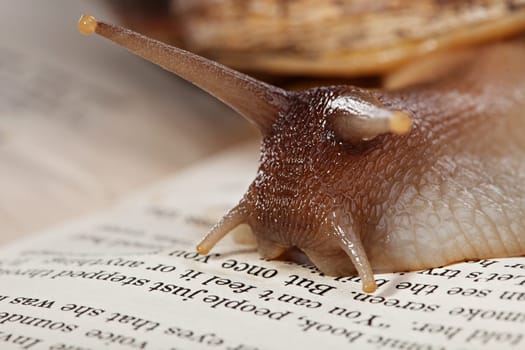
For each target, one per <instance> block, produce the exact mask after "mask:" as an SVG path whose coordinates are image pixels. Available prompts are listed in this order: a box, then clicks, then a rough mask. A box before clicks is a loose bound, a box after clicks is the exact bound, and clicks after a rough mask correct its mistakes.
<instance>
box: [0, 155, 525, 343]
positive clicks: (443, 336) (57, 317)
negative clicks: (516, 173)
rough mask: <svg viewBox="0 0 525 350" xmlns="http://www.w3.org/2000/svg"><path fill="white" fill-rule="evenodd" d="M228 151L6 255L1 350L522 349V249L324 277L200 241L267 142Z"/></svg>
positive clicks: (244, 249) (0, 279)
mask: <svg viewBox="0 0 525 350" xmlns="http://www.w3.org/2000/svg"><path fill="white" fill-rule="evenodd" d="M243 149H244V150H238V151H233V152H230V153H225V154H223V155H222V156H220V157H217V158H215V159H214V160H210V161H207V162H203V163H201V164H199V165H198V166H196V167H194V168H192V169H189V170H187V171H186V172H183V173H180V174H179V175H177V176H175V177H173V178H172V179H169V180H167V181H164V182H162V183H160V184H158V185H157V186H154V187H153V188H152V189H149V190H147V191H144V192H141V193H138V194H136V195H134V196H131V197H129V198H128V199H127V200H125V201H123V202H122V203H120V204H119V205H117V206H115V207H114V208H113V209H111V210H107V211H104V212H102V213H99V214H97V215H94V216H92V217H89V218H87V219H85V220H81V221H74V222H72V223H69V224H66V225H64V226H61V227H58V228H54V229H51V230H48V231H46V232H44V233H40V234H38V235H35V236H34V237H30V238H27V239H25V240H23V241H20V242H17V243H14V244H12V245H10V246H7V247H4V248H3V249H2V250H1V251H0V257H1V258H0V310H1V311H0V348H2V349H100V348H104V347H107V348H110V349H212V348H215V349H239V350H240V349H286V348H302V349H319V348H329V349H348V348H355V349H523V348H524V346H525V339H524V338H525V331H524V329H525V328H524V325H525V310H524V307H523V305H524V302H525V259H523V258H514V259H500V260H490V261H487V260H484V261H477V262H469V263H462V264H456V265H451V266H446V267H442V268H435V269H430V270H426V271H420V272H413V273H398V274H383V275H376V280H377V283H378V286H379V288H378V290H377V292H375V293H374V294H366V293H363V292H362V291H361V284H360V281H359V279H358V278H357V277H355V276H348V277H337V278H335V277H327V276H323V275H322V274H320V273H319V271H318V270H317V269H316V268H314V267H313V266H308V265H305V266H300V265H297V264H294V263H289V262H282V261H264V260H261V259H259V258H258V255H257V252H256V250H255V249H254V247H251V246H243V245H240V244H238V243H235V242H233V241H232V240H231V238H229V237H231V235H230V236H228V238H225V239H224V240H223V241H221V243H220V244H219V245H218V246H217V247H216V249H215V250H214V251H213V252H212V253H211V254H209V255H205V256H199V255H198V254H197V253H196V252H195V249H194V246H195V244H196V242H198V241H199V239H200V238H201V237H202V235H203V234H204V233H205V232H206V230H207V229H209V227H210V226H211V225H212V224H213V222H214V221H215V220H217V219H218V218H219V217H220V215H221V213H222V212H224V211H226V210H227V208H229V207H231V206H233V205H234V204H235V203H236V201H237V200H238V198H240V196H241V195H242V193H243V192H244V191H245V189H246V187H247V186H248V184H249V182H250V180H251V178H252V177H253V173H254V172H255V169H256V162H255V160H256V150H255V149H254V148H253V147H244V148H243Z"/></svg>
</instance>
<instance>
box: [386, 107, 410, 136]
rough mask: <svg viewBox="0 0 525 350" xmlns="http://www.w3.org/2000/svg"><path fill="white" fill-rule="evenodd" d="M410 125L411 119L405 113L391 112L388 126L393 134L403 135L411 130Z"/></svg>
mask: <svg viewBox="0 0 525 350" xmlns="http://www.w3.org/2000/svg"><path fill="white" fill-rule="evenodd" d="M412 123H413V121H412V117H411V116H410V115H409V114H407V113H406V112H402V111H393V112H392V114H391V115H390V119H389V121H388V126H389V128H390V132H392V133H393V134H396V135H405V134H407V133H408V132H409V131H410V129H412Z"/></svg>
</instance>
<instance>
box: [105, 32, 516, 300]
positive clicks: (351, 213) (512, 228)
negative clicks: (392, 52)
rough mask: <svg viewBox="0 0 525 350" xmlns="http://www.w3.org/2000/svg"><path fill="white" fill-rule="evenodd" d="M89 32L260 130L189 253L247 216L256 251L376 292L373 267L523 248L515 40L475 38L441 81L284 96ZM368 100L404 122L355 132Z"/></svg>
mask: <svg viewBox="0 0 525 350" xmlns="http://www.w3.org/2000/svg"><path fill="white" fill-rule="evenodd" d="M96 32H97V33H98V34H100V35H103V36H105V37H107V38H109V39H111V40H113V41H115V42H117V43H119V44H121V45H124V46H126V47H127V48H129V49H130V50H132V51H133V52H135V53H137V54H139V55H141V56H143V57H145V58H147V59H149V60H151V61H153V62H155V63H157V64H159V65H161V66H162V67H164V68H165V69H168V70H170V71H172V72H175V73H176V74H179V75H180V76H182V77H184V78H186V79H188V80H190V81H192V82H194V83H195V84H196V85H198V86H201V87H202V88H203V89H205V90H207V91H208V92H210V93H212V94H213V95H215V96H217V97H218V98H220V99H221V100H223V101H224V102H225V103H227V104H229V105H230V106H232V107H233V108H235V109H236V110H238V111H239V112H240V113H241V114H243V115H244V116H245V117H247V118H248V119H249V120H251V121H252V122H254V123H255V124H256V125H257V126H258V127H259V129H260V130H261V134H262V136H263V140H262V147H261V159H260V166H259V170H258V172H257V175H256V178H255V180H254V181H253V183H252V184H251V185H250V187H249V189H248V191H247V192H246V194H245V195H244V197H243V198H242V199H241V201H240V202H239V204H238V205H237V206H236V207H235V208H233V209H232V210H231V211H230V212H229V213H228V214H227V215H226V216H225V217H224V218H223V219H222V220H221V221H220V222H219V223H218V224H217V225H216V226H215V227H214V228H212V230H211V231H210V233H209V234H208V235H207V237H206V238H205V239H204V240H203V241H202V242H201V243H200V244H199V246H198V250H199V251H200V252H201V253H207V252H208V251H209V250H210V249H211V248H212V247H213V246H214V245H215V244H216V243H217V242H218V241H219V240H220V239H221V238H222V237H223V236H224V235H225V234H227V233H228V232H229V231H230V230H231V229H233V228H234V227H235V226H237V225H239V224H241V223H246V224H248V225H249V226H250V227H251V229H252V231H253V233H254V235H255V238H256V240H257V243H258V249H259V252H260V254H261V255H262V256H263V257H265V258H268V259H274V258H277V257H279V256H281V255H282V254H283V253H285V252H286V251H287V250H288V249H290V248H299V249H300V250H301V251H303V252H304V253H305V254H306V255H307V256H308V257H309V258H310V260H311V261H312V262H313V263H314V264H315V265H316V266H317V267H318V268H319V269H320V270H321V271H322V272H324V273H326V274H330V275H343V274H344V275H346V274H352V273H355V272H356V271H357V273H358V274H359V276H360V277H361V279H362V280H363V289H364V290H365V291H374V290H375V288H376V285H375V281H374V278H373V272H393V271H406V270H416V269H423V268H430V267H436V266H441V265H444V264H449V263H453V262H457V261H463V260H468V259H485V258H494V257H507V256H519V255H523V254H525V112H524V111H525V102H524V101H525V82H524V79H523V78H524V77H523V72H524V68H525V64H524V62H525V45H524V44H523V40H515V41H513V42H507V43H500V44H494V45H491V46H486V47H485V48H481V49H479V51H478V52H477V53H476V54H475V55H471V56H469V57H470V58H469V59H466V60H462V61H461V64H458V65H455V66H454V67H453V69H451V70H450V71H449V72H448V74H442V76H441V77H440V78H439V79H437V80H435V81H433V82H428V83H425V84H420V85H415V86H412V87H407V88H404V89H398V90H384V91H381V90H365V89H360V88H356V87H351V86H332V87H320V88H314V89H310V90H306V91H301V92H287V91H284V90H282V89H279V88H276V87H273V86H270V85H267V84H264V83H261V82H258V81H256V80H255V79H253V78H249V77H247V76H245V75H243V74H241V73H238V72H235V71H233V70H231V69H228V68H226V67H224V66H221V65H218V64H216V63H213V62H210V61H207V60H205V59H203V58H201V57H199V56H195V55H192V54H190V53H187V52H185V51H182V50H180V49H177V48H173V47H170V46H167V45H165V44H162V43H159V42H156V41H152V40H150V39H147V38H145V37H142V36H140V35H138V34H136V33H133V32H130V31H128V30H126V29H123V28H121V27H118V26H113V25H108V24H105V23H102V22H101V23H99V24H98V26H97V28H96ZM221 81H222V82H223V83H224V86H226V88H225V87H224V86H222V87H221V85H220V83H221ZM374 108H375V109H377V110H378V111H379V112H377V114H378V115H380V114H381V113H383V114H384V113H386V112H385V111H406V113H407V114H409V115H411V117H412V123H413V125H412V130H411V131H410V132H409V133H408V134H406V135H403V136H399V135H394V134H392V133H388V132H386V131H385V132H386V133H377V134H378V135H375V134H374V135H372V136H375V137H370V134H369V133H368V132H367V130H366V128H365V130H363V131H359V132H358V133H357V134H356V132H355V130H352V128H351V127H352V125H354V124H352V120H354V119H356V118H357V119H358V118H359V117H360V116H363V115H364V116H366V114H367V113H368V114H370V111H371V110H374ZM373 113H376V112H373ZM373 113H372V114H373ZM372 117H373V116H372ZM341 118H343V119H341ZM345 118H346V119H345ZM348 118H349V119H348ZM353 118H354V119H353ZM357 119H356V120H357ZM341 120H350V121H351V123H349V124H348V123H342V124H341V123H340V122H339V121H341ZM376 121H377V118H375V117H374V118H371V119H370V125H372V123H375V122H376ZM366 125H367V124H366V123H365V126H366ZM349 128H350V130H349ZM372 129H373V130H375V129H374V128H373V127H370V130H372ZM360 133H362V138H361V139H359V138H356V136H359V135H360ZM348 135H352V137H348Z"/></svg>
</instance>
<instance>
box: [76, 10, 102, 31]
mask: <svg viewBox="0 0 525 350" xmlns="http://www.w3.org/2000/svg"><path fill="white" fill-rule="evenodd" d="M97 25H98V22H97V19H96V18H95V17H93V16H91V15H82V16H80V19H79V20H78V30H79V31H80V32H81V33H82V34H85V35H91V34H93V33H95V31H96V30H97Z"/></svg>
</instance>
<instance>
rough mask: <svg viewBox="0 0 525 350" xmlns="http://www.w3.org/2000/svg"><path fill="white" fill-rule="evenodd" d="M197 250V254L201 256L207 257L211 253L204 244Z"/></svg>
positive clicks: (198, 246) (197, 247) (199, 245)
mask: <svg viewBox="0 0 525 350" xmlns="http://www.w3.org/2000/svg"><path fill="white" fill-rule="evenodd" d="M195 249H196V250H197V253H199V254H200V255H206V254H208V253H209V252H210V249H209V248H208V247H205V246H204V245H203V244H202V243H200V244H198V245H197V246H196V247H195Z"/></svg>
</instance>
